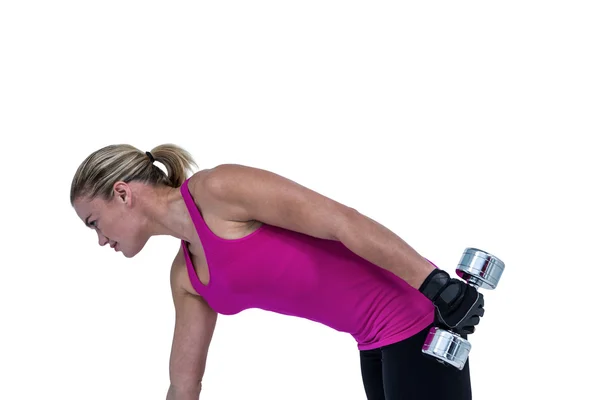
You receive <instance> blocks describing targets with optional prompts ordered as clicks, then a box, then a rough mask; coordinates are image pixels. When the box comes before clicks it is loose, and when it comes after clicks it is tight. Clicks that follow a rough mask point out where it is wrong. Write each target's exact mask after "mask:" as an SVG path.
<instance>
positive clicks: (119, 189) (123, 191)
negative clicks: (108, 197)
mask: <svg viewBox="0 0 600 400" xmlns="http://www.w3.org/2000/svg"><path fill="white" fill-rule="evenodd" d="M113 191H114V195H115V199H116V200H117V201H118V202H119V203H124V204H129V203H131V198H132V197H131V187H130V186H129V185H128V184H127V183H125V182H123V181H119V182H116V183H115V184H114V185H113Z"/></svg>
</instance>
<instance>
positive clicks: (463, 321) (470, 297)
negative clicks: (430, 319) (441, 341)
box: [419, 268, 484, 336]
mask: <svg viewBox="0 0 600 400" xmlns="http://www.w3.org/2000/svg"><path fill="white" fill-rule="evenodd" d="M419 291H420V292H421V293H423V294H424V295H425V296H426V297H427V298H428V299H429V300H431V301H432V302H433V304H434V305H435V308H436V312H435V322H434V325H436V326H439V327H440V328H442V329H446V330H451V331H453V332H456V333H458V334H459V335H461V336H465V335H467V334H472V333H474V332H475V325H477V324H478V323H479V320H480V318H481V317H483V313H484V309H483V295H482V294H481V293H479V292H478V291H477V289H475V288H474V287H473V286H471V285H469V284H467V283H466V282H464V281H462V280H460V279H452V278H450V275H449V274H448V273H447V272H446V271H444V270H441V269H437V268H436V269H435V270H433V271H432V272H431V274H429V276H428V277H427V278H426V279H425V281H424V282H423V284H422V285H421V287H420V288H419Z"/></svg>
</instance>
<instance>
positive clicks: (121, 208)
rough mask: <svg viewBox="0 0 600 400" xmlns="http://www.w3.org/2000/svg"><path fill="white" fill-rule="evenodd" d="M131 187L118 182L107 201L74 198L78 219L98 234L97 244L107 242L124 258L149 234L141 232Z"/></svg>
mask: <svg viewBox="0 0 600 400" xmlns="http://www.w3.org/2000/svg"><path fill="white" fill-rule="evenodd" d="M134 203H135V202H134V197H133V194H132V190H131V187H130V186H129V185H128V184H127V183H125V182H117V183H115V185H114V187H113V197H112V198H111V199H110V200H104V199H100V198H94V199H90V198H82V199H77V200H75V201H74V204H73V206H74V208H75V211H76V212H77V215H78V216H79V218H81V220H82V221H83V222H84V223H85V224H86V225H87V226H88V227H89V228H91V229H93V230H95V231H96V233H97V235H98V244H99V245H100V246H105V245H107V244H108V245H110V247H111V248H113V249H114V251H120V252H121V253H123V255H124V256H125V257H127V258H131V257H133V256H135V255H136V254H138V253H139V252H140V251H141V250H142V249H143V248H144V246H145V244H146V242H147V241H148V239H149V237H150V236H149V235H148V234H146V233H145V232H144V231H145V230H144V222H143V221H144V219H143V216H142V215H141V213H140V212H139V210H138V209H136V207H135V204H134Z"/></svg>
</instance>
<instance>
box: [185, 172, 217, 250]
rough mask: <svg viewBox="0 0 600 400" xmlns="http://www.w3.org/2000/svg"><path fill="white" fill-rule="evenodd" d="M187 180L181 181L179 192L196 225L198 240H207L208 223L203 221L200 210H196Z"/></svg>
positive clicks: (209, 231)
mask: <svg viewBox="0 0 600 400" xmlns="http://www.w3.org/2000/svg"><path fill="white" fill-rule="evenodd" d="M188 181H189V178H188V179H186V180H185V181H184V182H183V184H182V185H181V188H180V192H181V195H182V196H183V200H184V201H185V205H186V206H187V209H188V212H189V213H190V216H191V217H192V221H194V226H195V227H196V231H197V232H198V235H199V236H200V241H202V242H205V241H207V240H210V238H211V234H212V231H211V230H210V228H209V227H208V225H206V222H205V221H204V218H203V217H202V214H201V213H200V210H198V207H197V206H196V203H195V202H194V198H193V197H192V194H191V193H190V190H189V188H188Z"/></svg>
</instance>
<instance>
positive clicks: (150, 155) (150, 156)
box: [146, 151, 156, 164]
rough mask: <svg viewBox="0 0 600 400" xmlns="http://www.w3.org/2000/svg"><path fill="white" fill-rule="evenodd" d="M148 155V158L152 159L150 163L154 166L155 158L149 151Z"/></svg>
mask: <svg viewBox="0 0 600 400" xmlns="http://www.w3.org/2000/svg"><path fill="white" fill-rule="evenodd" d="M146 155H147V156H148V158H149V159H150V161H151V162H152V164H154V161H156V160H154V156H152V153H150V152H149V151H147V152H146Z"/></svg>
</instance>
